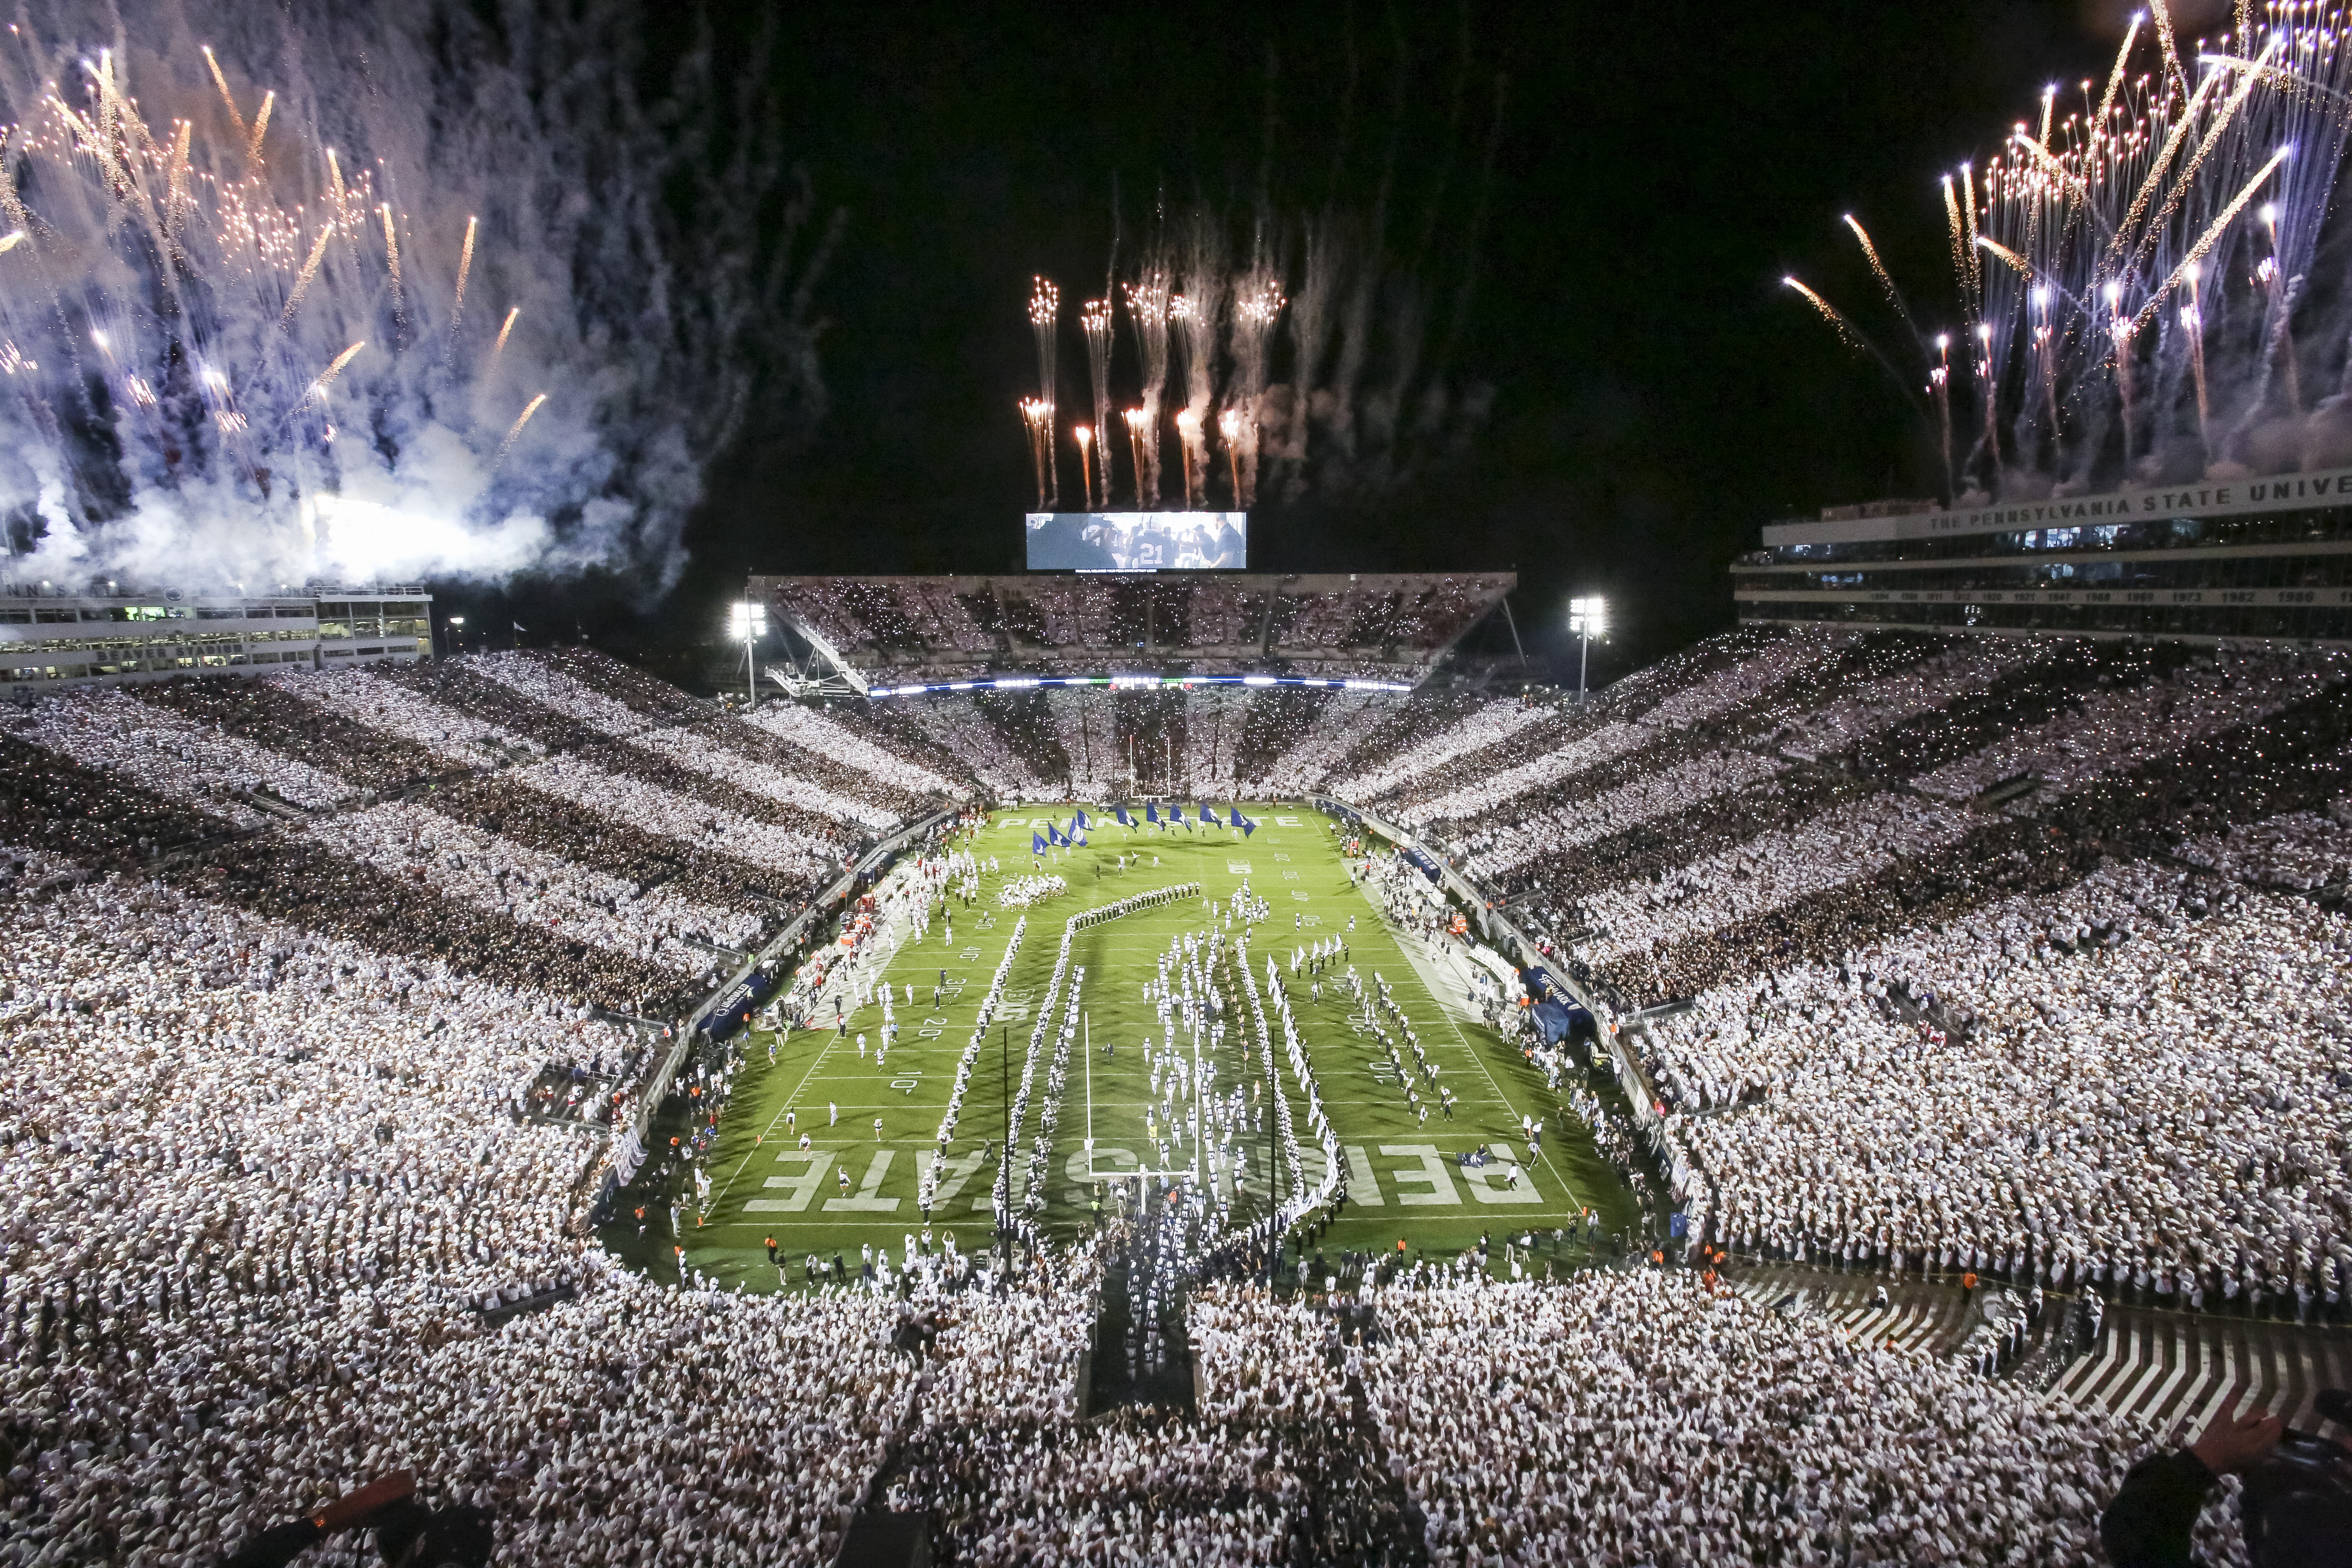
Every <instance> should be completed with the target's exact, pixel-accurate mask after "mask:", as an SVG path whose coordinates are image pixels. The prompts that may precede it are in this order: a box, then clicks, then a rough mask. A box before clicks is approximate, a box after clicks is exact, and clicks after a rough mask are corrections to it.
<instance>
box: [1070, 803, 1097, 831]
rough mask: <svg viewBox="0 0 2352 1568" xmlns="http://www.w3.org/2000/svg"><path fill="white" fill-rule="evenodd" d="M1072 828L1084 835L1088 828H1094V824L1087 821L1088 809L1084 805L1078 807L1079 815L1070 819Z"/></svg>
mask: <svg viewBox="0 0 2352 1568" xmlns="http://www.w3.org/2000/svg"><path fill="white" fill-rule="evenodd" d="M1070 826H1072V827H1075V828H1076V829H1077V830H1078V831H1079V832H1081V833H1084V832H1085V831H1086V830H1087V828H1089V827H1092V826H1094V824H1093V823H1091V822H1088V821H1087V808H1086V807H1085V806H1083V805H1082V806H1080V807H1078V815H1077V816H1075V817H1073V818H1071V819H1070Z"/></svg>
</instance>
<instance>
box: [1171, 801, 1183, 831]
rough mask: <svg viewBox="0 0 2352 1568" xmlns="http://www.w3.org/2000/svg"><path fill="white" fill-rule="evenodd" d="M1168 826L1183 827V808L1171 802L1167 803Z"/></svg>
mask: <svg viewBox="0 0 2352 1568" xmlns="http://www.w3.org/2000/svg"><path fill="white" fill-rule="evenodd" d="M1168 826H1171V827H1181V826H1184V808H1183V807H1182V806H1181V805H1177V804H1176V803H1175V802H1174V801H1172V800H1171V801H1170V802H1169V803H1168Z"/></svg>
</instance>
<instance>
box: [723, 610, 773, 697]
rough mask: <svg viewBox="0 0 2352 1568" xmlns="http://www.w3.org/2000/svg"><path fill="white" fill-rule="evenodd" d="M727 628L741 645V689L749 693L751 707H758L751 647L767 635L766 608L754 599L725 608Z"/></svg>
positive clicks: (756, 677) (756, 673)
mask: <svg viewBox="0 0 2352 1568" xmlns="http://www.w3.org/2000/svg"><path fill="white" fill-rule="evenodd" d="M727 627H728V631H729V632H730V635H731V636H732V637H733V638H734V640H736V641H738V642H740V643H741V644H742V645H743V688H744V690H745V691H746V692H747V693H749V695H750V700H751V706H752V707H754V708H757V707H758V706H759V705H760V677H759V671H758V668H757V667H756V666H755V665H754V663H753V656H752V652H751V649H752V645H754V644H755V643H757V642H758V641H759V640H760V639H761V637H766V636H767V635H768V606H767V605H762V604H761V603H759V602H758V601H757V600H754V599H745V600H744V601H742V602H741V603H740V604H737V605H729V606H728V607H727Z"/></svg>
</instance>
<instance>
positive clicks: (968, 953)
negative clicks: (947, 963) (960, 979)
mask: <svg viewBox="0 0 2352 1568" xmlns="http://www.w3.org/2000/svg"><path fill="white" fill-rule="evenodd" d="M979 957H980V949H978V948H976V947H967V948H965V949H964V950H963V951H962V952H959V953H957V954H956V962H957V963H973V962H975V961H976V960H978V959H979Z"/></svg>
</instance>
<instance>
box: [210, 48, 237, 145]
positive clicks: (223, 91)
mask: <svg viewBox="0 0 2352 1568" xmlns="http://www.w3.org/2000/svg"><path fill="white" fill-rule="evenodd" d="M205 65H206V66H207V67H209V68H211V70H212V73H213V85H214V86H215V87H217V88H219V89H220V96H221V104H222V106H223V107H224V108H226V110H228V122H229V123H230V124H231V125H233V126H235V127H236V139H237V140H238V141H240V142H242V141H244V140H245V139H246V130H245V116H244V115H242V114H239V113H238V112H237V111H236V94H235V93H233V92H231V91H229V89H228V78H226V76H223V75H222V74H221V68H220V61H218V60H216V59H215V58H213V47H212V46H211V45H210V44H206V45H205Z"/></svg>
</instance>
